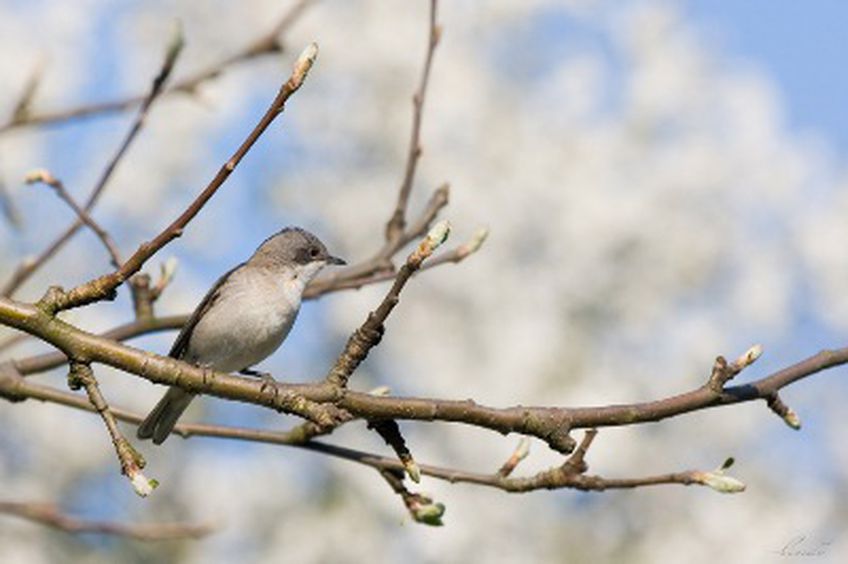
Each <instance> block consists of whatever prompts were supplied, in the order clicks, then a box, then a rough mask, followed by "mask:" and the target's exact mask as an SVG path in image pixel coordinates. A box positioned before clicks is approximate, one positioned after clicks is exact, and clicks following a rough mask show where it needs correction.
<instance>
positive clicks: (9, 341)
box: [0, 333, 31, 353]
mask: <svg viewBox="0 0 848 564" xmlns="http://www.w3.org/2000/svg"><path fill="white" fill-rule="evenodd" d="M30 337H31V336H30V335H27V334H26V333H17V334H16V335H11V336H9V337H7V338H5V339H3V340H2V341H0V353H1V352H3V351H5V350H7V349H11V348H12V347H14V346H16V345H19V344H21V343H22V342H24V341H26V340H27V339H29V338H30Z"/></svg>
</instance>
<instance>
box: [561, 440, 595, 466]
mask: <svg viewBox="0 0 848 564" xmlns="http://www.w3.org/2000/svg"><path fill="white" fill-rule="evenodd" d="M597 435H598V430H597V429H587V430H586V433H585V434H584V435H583V440H582V441H580V445H579V446H578V447H577V448H576V449H574V452H572V453H571V456H569V457H568V460H566V461H565V463H564V464H563V465H562V467H563V469H564V470H566V471H567V472H571V473H573V474H583V473H584V472H586V470H588V469H589V465H588V464H586V453H587V452H588V451H589V447H590V446H592V441H594V440H595V437H596V436H597Z"/></svg>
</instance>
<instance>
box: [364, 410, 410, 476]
mask: <svg viewBox="0 0 848 564" xmlns="http://www.w3.org/2000/svg"><path fill="white" fill-rule="evenodd" d="M368 428H369V429H373V430H375V431H377V434H378V435H380V436H381V437H382V438H383V440H384V441H386V444H387V445H389V446H390V447H392V450H394V451H395V454H396V455H397V457H398V460H400V463H401V464H402V465H403V468H404V470H406V473H407V474H409V478H410V479H411V480H412V481H413V482H415V483H418V482H420V481H421V471H420V470H419V469H418V464H416V462H415V459H414V458H413V457H412V453H411V452H409V448H407V446H406V441H405V440H404V439H403V435H401V433H400V427H399V426H398V424H397V421H395V420H394V419H384V420H382V421H369V422H368Z"/></svg>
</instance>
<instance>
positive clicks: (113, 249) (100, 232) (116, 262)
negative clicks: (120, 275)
mask: <svg viewBox="0 0 848 564" xmlns="http://www.w3.org/2000/svg"><path fill="white" fill-rule="evenodd" d="M26 182H27V184H35V183H37V182H40V183H42V184H45V185H47V186H50V187H51V188H53V190H54V191H55V192H56V195H57V196H59V198H60V199H61V200H62V201H63V202H65V203H66V204H68V206H69V207H70V208H71V209H72V210H73V212H74V213H75V214H76V215H77V218H79V220H80V221H82V222H83V223H84V224H85V225H87V226H88V228H89V229H91V230H92V231H93V232H94V234H95V235H97V238H98V239H100V242H101V243H103V246H104V247H106V251H107V252H108V253H109V256H110V257H111V259H112V265H113V266H114V267H115V268H118V267H119V266H121V262H122V260H121V254H120V252H119V251H118V247H117V246H116V245H115V241H114V240H113V239H112V237H111V235H109V233H108V232H107V231H106V230H105V229H103V228H102V227H100V225H99V224H98V223H97V222H96V221H94V218H92V217H91V216H90V215H89V214H88V212H87V211H86V210H84V209H82V208H81V207H80V206H79V204H77V202H76V200H74V199H73V197H71V195H70V194H69V193H68V190H67V189H66V188H65V185H64V184H63V183H62V181H61V180H59V179H58V178H56V177H55V176H53V175H52V174H51V173H50V171H48V170H44V169H39V170H34V171H32V172H30V173H29V174H27V176H26Z"/></svg>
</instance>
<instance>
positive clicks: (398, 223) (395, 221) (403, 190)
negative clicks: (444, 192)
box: [386, 0, 442, 242]
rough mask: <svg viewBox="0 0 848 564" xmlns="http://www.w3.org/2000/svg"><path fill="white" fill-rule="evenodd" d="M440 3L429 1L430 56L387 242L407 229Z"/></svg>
mask: <svg viewBox="0 0 848 564" xmlns="http://www.w3.org/2000/svg"><path fill="white" fill-rule="evenodd" d="M438 4H439V3H438V0H430V24H429V33H428V41H427V55H426V57H425V58H424V68H423V70H422V71H421V83H420V84H419V86H418V90H417V91H416V92H415V95H414V96H413V97H412V106H413V111H412V132H411V133H410V139H409V150H408V153H407V158H406V168H405V170H404V174H403V182H401V185H400V191H399V193H398V200H397V204H396V205H395V210H394V212H393V213H392V216H391V218H390V219H389V222H388V223H387V224H386V241H390V242H391V241H394V240H395V239H397V238H399V237H400V236H401V234H402V233H403V231H404V229H405V227H406V208H407V205H408V204H409V194H410V192H412V183H413V181H414V180H415V169H416V168H417V166H418V159H419V158H421V151H422V150H421V141H420V138H421V119H422V117H423V114H424V98H425V96H426V94H427V83H428V82H429V80H430V68H431V67H432V65H433V53H434V52H435V51H436V46H437V45H438V44H439V38H440V37H441V35H442V28H441V26H439V25H438V23H437V21H436V19H437V18H436V12H437V9H438Z"/></svg>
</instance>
